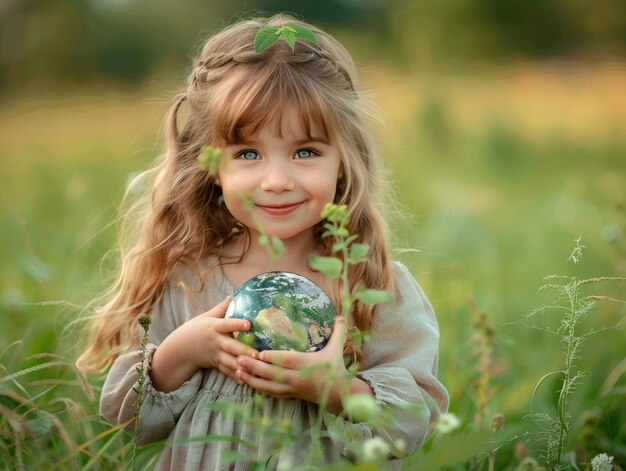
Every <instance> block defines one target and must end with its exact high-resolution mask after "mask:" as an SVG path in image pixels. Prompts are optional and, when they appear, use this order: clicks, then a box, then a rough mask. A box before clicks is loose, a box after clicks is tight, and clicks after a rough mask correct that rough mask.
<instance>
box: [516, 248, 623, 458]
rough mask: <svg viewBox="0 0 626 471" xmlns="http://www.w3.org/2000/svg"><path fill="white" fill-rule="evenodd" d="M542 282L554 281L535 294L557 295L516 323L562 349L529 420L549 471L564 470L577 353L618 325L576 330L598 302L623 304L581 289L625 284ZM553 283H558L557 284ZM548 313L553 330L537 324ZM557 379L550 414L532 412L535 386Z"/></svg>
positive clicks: (578, 373)
mask: <svg viewBox="0 0 626 471" xmlns="http://www.w3.org/2000/svg"><path fill="white" fill-rule="evenodd" d="M575 242H576V246H575V247H574V250H573V251H572V254H571V255H570V257H569V259H568V260H570V261H571V262H573V263H574V264H577V263H579V262H580V261H581V260H582V254H583V248H584V246H583V245H581V244H580V237H579V238H578V239H576V240H575ZM545 279H547V280H551V281H552V280H554V281H553V282H552V283H549V284H544V285H543V286H541V287H540V288H539V291H542V290H546V289H551V290H555V291H556V292H557V293H558V297H557V299H556V300H555V301H554V302H552V303H551V304H549V305H544V306H541V307H539V308H537V309H535V310H533V311H532V312H531V313H529V314H528V315H527V316H525V317H524V318H523V319H522V320H521V321H520V323H522V324H524V325H527V326H529V327H532V328H534V329H538V330H541V331H544V332H547V333H549V334H553V335H555V336H557V337H558V339H559V341H560V343H561V345H562V346H563V354H564V362H563V368H562V369H559V370H556V371H551V372H549V373H546V374H545V375H544V376H543V377H542V378H541V379H540V380H539V382H538V383H537V384H536V386H535V389H534V391H533V394H532V397H531V412H530V417H531V418H532V420H533V422H534V423H535V424H536V425H537V426H538V427H539V429H540V431H539V432H538V437H539V438H540V440H541V441H542V442H543V443H545V449H544V454H543V458H544V459H545V461H546V464H547V466H548V467H549V468H550V469H554V470H560V469H564V465H563V461H564V455H565V449H566V443H567V439H568V437H569V436H570V431H571V428H572V422H571V418H572V416H571V412H570V411H569V409H568V400H569V398H570V396H571V395H572V394H573V393H574V391H575V389H576V386H577V384H579V382H580V381H581V379H582V378H583V376H584V371H583V370H581V369H580V367H579V366H578V363H577V360H579V359H580V358H581V350H582V347H583V344H584V341H585V339H586V338H587V337H588V336H590V335H595V334H597V333H599V332H602V331H605V330H609V329H612V328H617V327H619V326H620V325H621V323H620V322H617V323H616V324H615V325H613V326H611V327H602V328H601V329H598V330H594V329H592V330H590V331H588V332H581V331H580V324H581V321H582V320H583V319H585V318H586V317H587V316H588V315H589V314H590V313H591V312H592V311H593V309H594V308H595V307H596V305H597V304H598V302H600V301H613V302H620V303H623V302H624V301H622V300H619V299H615V298H612V297H609V296H604V295H583V293H582V289H583V288H584V287H585V286H586V285H592V284H596V283H599V282H605V281H626V278H622V277H598V278H589V279H579V278H578V277H576V276H565V275H550V276H547V277H546V278H545ZM556 280H560V281H561V282H560V283H557V282H556ZM548 311H557V312H558V313H559V314H560V323H559V325H558V327H557V328H556V329H553V328H551V327H550V326H544V325H542V324H539V323H538V322H539V321H538V319H539V317H540V316H539V315H540V314H544V313H546V312H548ZM552 376H558V377H560V381H561V383H560V384H561V385H560V387H559V389H558V391H557V406H556V411H555V413H554V414H552V413H546V412H535V411H534V410H533V402H534V399H535V397H536V395H537V391H538V389H539V387H540V386H541V385H542V384H543V382H544V381H545V380H546V379H548V378H550V377H552Z"/></svg>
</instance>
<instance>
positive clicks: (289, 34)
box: [283, 30, 296, 51]
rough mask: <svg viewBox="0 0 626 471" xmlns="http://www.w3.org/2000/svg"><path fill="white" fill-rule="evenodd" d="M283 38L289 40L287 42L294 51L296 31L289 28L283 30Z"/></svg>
mask: <svg viewBox="0 0 626 471" xmlns="http://www.w3.org/2000/svg"><path fill="white" fill-rule="evenodd" d="M283 38H285V41H287V44H289V47H290V48H291V50H292V51H293V50H294V49H295V48H296V33H294V32H293V31H289V30H283Z"/></svg>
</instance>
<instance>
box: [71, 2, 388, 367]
mask: <svg viewBox="0 0 626 471" xmlns="http://www.w3.org/2000/svg"><path fill="white" fill-rule="evenodd" d="M292 23H299V24H301V25H303V26H305V27H306V28H308V29H310V30H311V31H313V32H314V33H315V34H316V36H317V38H318V41H319V47H317V46H316V45H314V44H312V43H310V42H305V41H297V42H296V45H295V50H292V49H291V48H290V47H289V46H288V45H287V43H286V42H285V41H283V40H279V41H277V42H275V43H274V44H273V45H272V46H271V47H269V48H268V49H266V50H264V51H263V52H262V53H260V54H258V55H257V54H256V53H255V51H254V48H253V41H254V37H255V35H256V33H257V32H258V31H259V29H260V28H262V27H266V26H274V27H280V26H283V25H287V24H292ZM358 87H359V85H358V83H357V74H356V70H355V66H354V62H353V60H352V58H351V57H350V54H349V53H348V52H347V51H346V49H345V48H344V47H343V46H342V45H341V44H340V43H339V42H338V41H337V40H335V39H334V38H333V37H331V36H330V35H328V34H327V33H325V32H324V31H322V30H320V29H318V28H316V27H315V26H313V25H310V24H307V23H304V22H301V21H298V20H296V19H295V18H293V17H291V16H289V15H286V14H279V15H275V16H272V17H271V18H269V19H268V18H254V19H250V20H244V21H240V22H238V23H236V24H234V25H231V26H229V27H227V28H225V29H224V30H222V31H221V32H219V33H217V34H215V35H214V36H212V37H210V38H209V40H208V41H207V42H206V43H205V44H204V46H203V48H202V50H201V52H200V54H199V55H198V57H197V59H196V60H195V62H194V65H193V70H192V71H191V73H190V75H189V78H188V81H187V86H186V90H185V91H184V92H183V93H181V94H179V95H178V96H177V97H176V98H175V100H174V102H173V105H172V107H171V109H170V112H169V114H168V117H167V120H166V126H167V150H166V152H165V154H164V155H162V156H161V157H160V158H159V159H158V160H157V163H156V165H155V166H154V167H153V168H152V169H150V170H148V171H146V172H144V173H143V174H141V175H139V176H138V177H136V180H135V181H134V182H132V183H131V184H130V185H129V187H128V189H127V191H126V193H125V195H124V198H123V200H122V207H128V208H129V209H128V210H127V211H126V212H125V213H122V215H121V216H120V220H121V224H120V225H119V232H118V239H119V240H118V242H119V258H118V260H119V262H118V266H117V267H116V273H117V274H118V275H117V279H116V280H115V282H114V283H113V285H112V286H111V288H110V289H109V290H107V291H106V292H105V293H104V294H103V295H102V296H101V297H99V298H98V299H97V300H94V305H95V313H94V314H93V315H91V316H90V318H91V324H90V337H89V338H90V341H89V343H88V346H87V348H86V350H85V351H84V353H83V354H82V355H81V356H80V358H79V359H78V361H77V366H78V367H79V369H81V370H82V371H87V372H96V371H101V370H103V369H104V368H106V367H107V366H108V365H109V364H110V363H112V362H113V361H114V360H115V359H116V358H117V357H118V356H119V355H120V354H122V353H124V352H125V351H128V350H129V349H130V348H132V347H133V346H135V345H137V344H138V342H139V329H138V322H137V318H138V316H140V315H141V314H142V313H145V312H150V310H151V309H152V307H153V306H154V305H155V303H157V302H158V301H159V299H160V297H161V296H162V294H163V292H164V290H165V288H166V286H167V284H168V280H169V278H170V276H171V274H172V270H173V268H174V266H175V264H177V263H182V264H186V265H188V266H189V267H192V268H194V269H195V270H196V271H197V272H198V276H199V277H200V279H202V274H203V273H202V270H203V268H206V267H202V264H201V261H202V260H203V259H205V258H206V257H208V256H211V255H213V256H218V257H219V255H220V253H221V251H222V248H223V247H224V246H226V245H227V244H228V243H229V242H230V241H232V240H233V238H235V237H238V236H245V237H247V238H248V240H249V237H250V232H249V231H248V230H247V228H246V227H244V226H242V225H241V224H240V223H238V221H237V220H236V219H235V218H234V217H233V216H232V215H231V214H230V213H229V212H228V210H227V209H226V206H225V205H223V204H220V196H221V195H222V191H221V188H220V187H219V186H218V185H217V184H216V177H215V176H213V175H211V174H209V173H208V172H207V171H205V170H202V169H201V168H200V167H199V165H198V161H197V157H198V155H199V154H200V153H201V152H202V150H203V148H204V147H206V146H207V145H212V146H216V147H220V146H224V145H225V144H227V143H233V142H238V140H239V139H241V138H243V137H248V136H250V135H252V134H254V133H255V132H257V131H258V130H259V129H260V128H261V127H262V126H266V125H270V126H275V127H276V128H277V130H278V133H280V129H279V128H280V126H281V123H282V112H283V110H285V109H287V107H288V106H293V105H295V106H296V109H297V110H299V111H300V117H301V120H302V122H301V125H302V126H303V129H307V130H308V133H309V134H311V127H312V124H313V123H315V125H317V127H318V128H319V129H321V130H323V132H324V134H325V136H324V137H325V138H326V139H327V140H328V141H329V142H332V143H334V144H335V145H336V146H337V148H338V150H339V153H340V158H341V168H342V172H341V176H340V177H339V180H338V181H337V192H336V198H335V202H336V203H337V204H346V205H347V206H348V212H349V217H350V222H349V225H348V228H349V231H350V233H351V234H358V236H359V242H360V243H365V244H368V245H369V247H370V249H369V252H368V260H367V262H366V263H362V264H359V265H355V266H353V267H352V268H351V270H350V275H349V284H350V289H351V291H352V292H355V291H356V290H357V289H358V288H359V287H360V286H362V285H364V286H367V287H368V288H373V289H380V290H393V282H392V276H391V264H390V263H391V262H390V255H389V242H388V236H387V234H388V228H387V225H386V222H385V219H384V218H383V207H382V200H381V198H380V196H381V194H382V191H383V183H384V177H383V172H382V168H381V165H380V157H379V155H378V153H377V151H376V149H375V146H374V140H373V136H372V131H371V128H370V124H371V121H372V119H377V114H376V113H375V112H373V111H372V110H373V108H372V106H371V104H369V103H366V102H365V101H364V100H363V98H362V96H361V95H362V94H361V93H360V92H359V91H358ZM184 104H186V106H187V108H188V110H187V113H186V114H187V117H186V120H185V123H184V125H182V129H180V131H179V127H178V123H177V118H178V115H179V114H181V109H184V107H183V105H184ZM142 182H149V183H150V184H147V185H146V184H144V185H143V188H144V189H143V190H141V187H142V186H141V185H140V183H142ZM138 192H139V194H140V197H137V193H138ZM322 225H323V222H320V223H319V224H318V226H319V227H316V228H315V229H316V234H317V237H318V241H319V252H320V253H321V254H323V255H328V256H330V255H331V247H332V243H333V241H332V240H329V239H330V238H324V239H323V238H321V234H322V230H320V229H321V227H322ZM244 254H245V252H244V253H243V254H242V257H243V255H244ZM335 256H336V255H335ZM201 286H203V285H202V283H201ZM335 289H336V292H332V293H329V295H330V297H331V299H333V301H334V302H335V305H336V306H340V305H341V303H340V302H339V299H340V296H339V290H340V287H336V288H335ZM372 313H373V307H372V306H367V305H364V304H361V303H357V305H356V306H355V308H354V310H353V312H352V319H351V321H352V326H353V327H355V328H358V329H360V330H361V331H368V330H369V329H370V327H371V324H372ZM345 351H346V353H349V354H352V355H353V356H354V358H356V359H358V358H360V357H361V356H362V352H361V350H360V348H359V347H358V346H357V345H356V343H354V342H352V341H348V342H347V343H346V346H345Z"/></svg>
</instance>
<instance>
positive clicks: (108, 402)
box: [100, 282, 203, 444]
mask: <svg viewBox="0 0 626 471" xmlns="http://www.w3.org/2000/svg"><path fill="white" fill-rule="evenodd" d="M173 289H175V288H174V287H173V286H172V283H171V282H170V284H169V285H168V287H167V288H166V290H165V292H164V294H163V296H161V299H160V301H159V302H158V303H157V304H155V306H154V307H153V309H152V311H151V312H150V317H151V318H152V324H151V326H150V330H149V334H148V340H149V342H148V345H147V352H146V356H145V360H144V370H145V382H144V385H143V388H142V391H141V394H142V401H143V402H142V404H141V410H140V412H139V430H138V436H137V437H136V440H137V442H138V443H140V444H146V443H151V442H154V441H158V440H164V439H166V438H167V437H168V436H169V434H170V432H171V431H172V429H173V428H174V426H175V425H176V421H177V420H178V418H179V417H180V415H181V413H182V412H183V410H184V409H185V407H186V406H187V404H189V402H190V401H191V399H192V398H193V397H194V396H195V395H196V393H197V392H198V390H199V389H200V385H201V382H202V376H203V372H202V369H199V370H197V371H196V372H195V373H194V374H193V375H192V376H191V378H189V379H188V380H187V381H186V382H185V383H183V384H182V385H181V386H180V387H179V388H178V389H175V390H174V391H170V392H167V393H165V392H162V391H158V390H157V389H155V388H154V386H153V385H152V381H151V379H150V375H149V371H150V367H151V365H152V356H153V354H154V352H155V350H156V349H157V346H158V345H160V343H161V342H162V341H163V340H164V339H165V337H167V335H169V333H170V332H172V331H173V330H174V329H175V328H176V325H175V324H176V316H175V313H174V310H173V303H172V297H173V296H172V290H173ZM180 309H183V306H180ZM140 360H141V350H136V351H131V352H128V353H125V354H123V355H120V356H119V357H118V358H117V359H116V360H115V362H114V363H113V365H112V366H111V369H110V370H109V373H108V375H107V377H106V380H105V382H104V385H103V388H102V394H101V396H100V414H102V415H103V416H104V417H106V418H107V419H109V420H110V421H111V422H113V423H116V424H118V425H119V424H122V423H125V422H127V421H131V422H129V424H128V425H127V427H126V429H127V430H128V431H133V430H134V421H132V419H133V417H134V414H135V408H136V403H137V399H138V395H137V393H136V392H135V391H134V390H133V388H135V387H137V386H138V379H139V371H138V369H139V367H140V364H141V362H140Z"/></svg>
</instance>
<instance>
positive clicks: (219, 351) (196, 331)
mask: <svg viewBox="0 0 626 471" xmlns="http://www.w3.org/2000/svg"><path fill="white" fill-rule="evenodd" d="M231 299H232V296H227V297H226V298H225V299H224V300H223V301H222V302H221V303H219V304H217V305H216V306H215V307H214V308H213V309H211V310H209V311H207V312H205V313H204V314H201V315H199V316H197V317H194V318H193V319H191V320H189V321H188V322H186V323H185V326H187V328H188V330H189V333H190V334H191V333H192V335H191V341H192V343H191V344H190V346H189V347H190V348H189V354H190V359H191V361H193V363H194V364H195V365H196V366H197V367H199V368H217V369H219V370H220V371H221V372H222V373H224V374H225V375H226V376H230V377H231V378H233V379H235V371H237V368H238V365H237V357H239V356H248V357H253V358H257V357H258V354H259V352H257V351H256V350H255V349H253V348H252V347H250V346H248V345H246V344H244V343H242V342H239V341H238V340H235V339H234V338H233V337H232V335H231V334H232V333H233V332H237V331H239V332H246V331H248V330H250V322H249V321H247V320H243V319H235V318H229V319H225V318H224V315H225V314H226V309H227V308H228V304H229V303H230V300H231Z"/></svg>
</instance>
